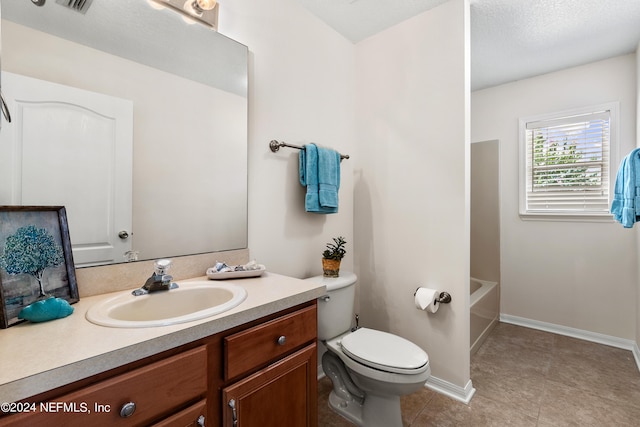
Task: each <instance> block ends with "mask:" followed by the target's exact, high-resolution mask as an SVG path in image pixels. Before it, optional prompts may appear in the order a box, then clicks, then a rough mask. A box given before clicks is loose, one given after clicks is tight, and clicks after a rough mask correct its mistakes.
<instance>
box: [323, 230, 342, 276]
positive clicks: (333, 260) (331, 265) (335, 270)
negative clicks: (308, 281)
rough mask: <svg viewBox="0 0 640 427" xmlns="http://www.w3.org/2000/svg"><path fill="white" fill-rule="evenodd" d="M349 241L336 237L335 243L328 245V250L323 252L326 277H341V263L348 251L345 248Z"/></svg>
mask: <svg viewBox="0 0 640 427" xmlns="http://www.w3.org/2000/svg"><path fill="white" fill-rule="evenodd" d="M346 244H347V241H346V240H344V237H342V236H340V237H334V238H333V243H327V249H325V250H324V252H322V270H323V271H324V277H338V276H339V275H340V261H342V258H344V256H345V254H346V253H347V251H346V250H345V248H344V246H345V245H346Z"/></svg>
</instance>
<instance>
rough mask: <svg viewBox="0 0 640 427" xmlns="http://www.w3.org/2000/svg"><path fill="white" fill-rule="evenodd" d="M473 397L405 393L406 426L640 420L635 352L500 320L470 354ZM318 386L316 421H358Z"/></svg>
mask: <svg viewBox="0 0 640 427" xmlns="http://www.w3.org/2000/svg"><path fill="white" fill-rule="evenodd" d="M471 380H472V381H473V386H474V387H475V389H476V394H475V396H474V397H473V399H472V400H471V403H470V404H469V405H465V404H463V403H460V402H457V401H455V400H453V399H450V398H448V397H446V396H443V395H441V394H438V393H435V392H433V391H431V390H428V389H426V388H425V389H423V390H420V391H419V392H417V393H414V394H412V395H409V396H403V397H402V400H401V404H402V418H403V424H404V426H411V427H426V426H438V427H440V426H454V427H457V426H473V427H481V426H500V427H503V426H509V427H512V426H514V427H519V426H523V427H528V426H531V427H536V426H538V427H557V426H561V427H562V426H580V427H583V426H594V427H609V426H616V427H626V426H629V427H631V426H640V372H638V368H637V366H636V363H635V360H634V358H633V354H632V353H631V352H630V351H628V350H621V349H618V348H613V347H609V346H605V345H600V344H594V343H591V342H587V341H582V340H578V339H575V338H570V337H565V336H561V335H556V334H552V333H548V332H543V331H538V330H535V329H529V328H523V327H519V326H514V325H510V324H506V323H500V324H499V325H498V326H497V327H496V328H495V329H494V330H493V331H492V332H491V334H490V335H489V336H488V337H487V340H486V341H485V343H484V344H483V345H482V346H481V347H480V349H479V350H478V352H477V353H476V354H475V355H474V356H472V358H471ZM318 387H319V390H318V417H319V419H318V421H319V422H318V425H319V426H321V427H342V426H345V427H347V426H352V424H351V423H349V422H348V421H346V420H344V419H343V418H341V417H340V416H338V415H337V414H335V413H333V412H332V411H331V410H330V409H329V407H328V403H327V397H328V395H329V392H330V391H331V381H330V380H329V379H327V378H323V379H322V380H320V382H319V385H318Z"/></svg>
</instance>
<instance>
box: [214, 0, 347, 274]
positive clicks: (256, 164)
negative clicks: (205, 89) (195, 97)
mask: <svg viewBox="0 0 640 427" xmlns="http://www.w3.org/2000/svg"><path fill="white" fill-rule="evenodd" d="M219 21H220V25H219V31H220V32H221V33H222V34H225V35H227V36H229V37H231V38H233V39H235V40H237V41H239V42H241V43H243V44H245V45H247V46H248V47H249V51H250V68H249V248H250V249H251V257H252V258H255V259H256V260H257V261H258V262H260V263H263V264H265V265H266V266H267V269H268V270H269V271H274V272H277V273H281V274H286V275H290V276H293V277H300V278H304V277H309V276H312V275H316V274H322V266H321V261H320V259H321V254H322V251H323V250H324V246H325V244H326V243H327V242H330V241H331V238H332V237H335V236H338V235H342V236H344V237H345V238H346V240H347V242H348V244H347V251H348V253H347V256H346V257H345V259H344V260H343V265H342V269H345V270H351V269H353V260H354V241H353V164H354V159H355V160H357V156H356V155H354V149H355V142H354V132H353V130H354V111H355V108H354V97H355V91H354V89H353V87H354V84H355V75H354V71H355V69H354V50H355V48H354V46H353V44H352V43H350V42H349V41H347V40H346V39H345V38H343V37H342V36H340V35H339V34H337V33H336V32H335V31H334V30H332V29H331V28H329V27H328V26H327V25H325V24H324V23H322V22H321V21H320V20H319V19H318V18H316V17H314V16H313V15H311V14H310V13H309V12H308V11H307V10H306V9H304V8H303V7H302V6H300V5H299V4H298V2H296V1H295V0H273V1H269V2H263V1H253V0H234V1H227V2H225V3H224V4H222V3H221V4H220V19H219ZM272 139H278V140H283V141H286V142H289V143H292V144H298V145H302V144H305V143H308V142H316V143H319V144H322V145H325V146H330V147H333V148H335V149H336V150H339V151H340V152H341V153H344V154H350V155H352V160H345V161H343V162H342V168H341V170H342V183H341V187H340V193H339V196H340V209H339V213H337V214H332V215H317V214H311V213H305V211H304V191H305V190H304V188H303V187H302V186H301V185H300V184H299V181H298V151H297V150H294V149H288V148H283V149H281V150H280V151H279V152H278V153H272V152H271V151H270V150H269V147H268V144H269V141H270V140H272Z"/></svg>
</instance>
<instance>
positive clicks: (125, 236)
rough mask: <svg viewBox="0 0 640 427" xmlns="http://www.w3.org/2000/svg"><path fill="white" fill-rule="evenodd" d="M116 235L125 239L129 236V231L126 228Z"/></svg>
mask: <svg viewBox="0 0 640 427" xmlns="http://www.w3.org/2000/svg"><path fill="white" fill-rule="evenodd" d="M118 237H119V238H121V239H122V240H125V239H127V238H128V237H129V232H128V231H127V230H122V231H121V232H119V233H118Z"/></svg>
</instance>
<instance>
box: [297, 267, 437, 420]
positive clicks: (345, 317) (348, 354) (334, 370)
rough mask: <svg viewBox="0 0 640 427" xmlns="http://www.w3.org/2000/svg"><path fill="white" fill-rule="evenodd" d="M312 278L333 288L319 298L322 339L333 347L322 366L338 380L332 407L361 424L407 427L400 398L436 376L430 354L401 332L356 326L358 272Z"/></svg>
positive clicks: (331, 403) (319, 336)
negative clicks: (432, 369) (432, 372)
mask: <svg viewBox="0 0 640 427" xmlns="http://www.w3.org/2000/svg"><path fill="white" fill-rule="evenodd" d="M307 280H313V281H315V282H317V283H321V284H323V285H325V286H326V288H327V294H326V295H325V296H323V297H321V298H319V301H318V339H319V340H321V341H322V342H323V343H324V344H325V345H326V346H327V350H328V351H327V352H326V353H325V354H324V355H323V356H322V369H323V370H324V373H325V375H327V376H328V377H329V378H330V379H331V381H332V382H333V391H332V392H331V394H330V396H329V405H330V406H331V408H332V409H333V410H334V411H336V412H337V413H339V414H340V415H342V416H343V417H345V418H347V419H348V420H350V421H351V422H353V423H355V424H356V425H358V426H364V427H377V426H380V427H396V426H397V427H401V426H402V415H401V413H400V396H401V395H404V394H410V393H413V392H415V391H418V390H419V389H420V388H422V387H424V384H425V382H426V381H427V379H428V378H429V376H430V375H431V368H430V367H429V356H428V355H427V353H425V352H424V351H423V350H422V349H421V348H420V347H418V346H417V345H415V344H414V343H412V342H411V341H408V340H406V339H404V338H401V337H399V336H397V335H393V334H390V333H387V332H381V331H376V330H373V329H367V328H359V329H357V330H355V331H352V330H351V324H352V320H353V303H354V299H355V283H356V280H357V277H356V275H355V274H353V273H346V272H342V273H341V274H340V277H336V278H331V277H323V276H316V277H311V278H309V279H307Z"/></svg>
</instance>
